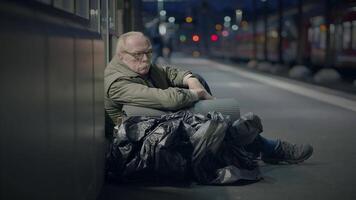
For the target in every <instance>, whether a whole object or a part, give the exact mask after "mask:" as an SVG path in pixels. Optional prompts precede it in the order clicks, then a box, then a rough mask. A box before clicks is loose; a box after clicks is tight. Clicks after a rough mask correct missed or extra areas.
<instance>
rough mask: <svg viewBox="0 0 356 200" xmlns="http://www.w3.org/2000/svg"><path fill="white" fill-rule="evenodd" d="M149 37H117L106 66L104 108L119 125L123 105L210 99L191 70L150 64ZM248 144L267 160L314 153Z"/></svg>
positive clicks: (174, 106)
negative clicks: (114, 47) (111, 57)
mask: <svg viewBox="0 0 356 200" xmlns="http://www.w3.org/2000/svg"><path fill="white" fill-rule="evenodd" d="M151 56H152V48H151V43H150V41H149V39H148V38H147V37H146V36H145V35H143V34H142V33H140V32H128V33H125V34H123V35H121V36H120V38H119V40H118V43H117V50H116V55H115V56H114V57H113V59H112V60H111V62H110V63H109V65H108V66H107V68H106V69H105V109H106V112H107V114H108V115H109V117H110V119H111V120H112V122H113V123H114V124H116V125H120V123H121V119H122V117H123V115H124V112H123V110H122V107H123V105H125V104H127V105H133V106H142V107H149V108H155V109H161V110H170V111H177V110H179V109H182V108H186V107H189V106H192V105H193V104H194V103H195V102H197V101H199V100H203V99H213V97H212V96H211V95H210V94H209V93H208V91H207V90H206V89H205V87H204V86H203V84H202V83H201V81H199V78H197V77H196V76H194V75H193V74H192V73H191V72H190V71H185V70H180V69H177V68H172V67H168V66H167V67H161V66H157V65H155V64H152V63H151ZM249 146H253V149H257V150H258V151H259V152H260V153H261V154H262V160H263V161H265V162H268V163H279V162H287V163H290V164H292V163H299V162H303V161H304V160H306V159H308V158H309V157H310V156H311V155H312V152H313V148H312V147H311V146H310V145H294V144H290V143H288V142H284V141H280V140H269V139H266V138H264V137H262V136H258V137H257V138H256V139H255V141H254V142H253V143H252V144H250V145H249Z"/></svg>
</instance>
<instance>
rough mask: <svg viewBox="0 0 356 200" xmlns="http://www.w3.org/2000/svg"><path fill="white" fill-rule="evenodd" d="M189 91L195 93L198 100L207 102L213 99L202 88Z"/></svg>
mask: <svg viewBox="0 0 356 200" xmlns="http://www.w3.org/2000/svg"><path fill="white" fill-rule="evenodd" d="M190 90H191V91H193V92H195V93H196V94H197V95H198V97H199V99H200V100H209V99H215V98H214V97H213V96H211V95H210V94H209V93H208V92H207V91H206V90H205V89H202V88H197V89H190Z"/></svg>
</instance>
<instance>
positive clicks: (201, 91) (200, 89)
mask: <svg viewBox="0 0 356 200" xmlns="http://www.w3.org/2000/svg"><path fill="white" fill-rule="evenodd" d="M183 81H184V83H185V84H186V85H187V86H188V87H189V89H190V90H191V91H193V92H195V93H196V94H197V95H198V97H199V99H201V100H203V99H215V98H214V97H213V96H211V95H210V94H209V93H208V92H207V91H206V90H205V88H204V86H203V85H202V84H201V83H200V81H199V80H198V79H197V78H195V77H191V74H188V75H187V76H186V77H184V80H183Z"/></svg>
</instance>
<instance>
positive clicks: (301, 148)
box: [262, 140, 313, 164]
mask: <svg viewBox="0 0 356 200" xmlns="http://www.w3.org/2000/svg"><path fill="white" fill-rule="evenodd" d="M312 154H313V147H312V146H311V145H309V144H291V143H289V142H285V141H280V140H278V144H277V146H276V148H275V151H274V152H273V153H271V154H262V160H263V161H264V162H265V163H269V164H278V163H280V162H285V163H289V164H297V163H300V162H303V161H304V160H306V159H308V158H309V157H310V156H311V155H312Z"/></svg>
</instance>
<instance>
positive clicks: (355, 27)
mask: <svg viewBox="0 0 356 200" xmlns="http://www.w3.org/2000/svg"><path fill="white" fill-rule="evenodd" d="M352 48H353V49H356V21H353V22H352Z"/></svg>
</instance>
